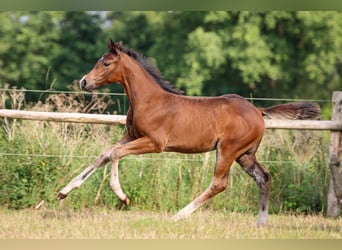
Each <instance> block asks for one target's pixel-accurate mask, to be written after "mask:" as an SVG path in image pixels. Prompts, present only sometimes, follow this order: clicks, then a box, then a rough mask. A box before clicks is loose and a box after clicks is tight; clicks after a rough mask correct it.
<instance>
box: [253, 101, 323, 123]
mask: <svg viewBox="0 0 342 250" xmlns="http://www.w3.org/2000/svg"><path fill="white" fill-rule="evenodd" d="M259 110H260V111H261V112H262V115H263V116H264V117H265V118H268V119H288V120H319V119H320V114H321V109H320V107H319V105H318V104H317V103H315V102H291V103H286V104H279V105H275V106H272V107H269V108H260V109H259Z"/></svg>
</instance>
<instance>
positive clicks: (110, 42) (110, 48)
mask: <svg viewBox="0 0 342 250" xmlns="http://www.w3.org/2000/svg"><path fill="white" fill-rule="evenodd" d="M108 49H109V50H112V51H115V44H114V42H113V40H112V38H109V40H108Z"/></svg>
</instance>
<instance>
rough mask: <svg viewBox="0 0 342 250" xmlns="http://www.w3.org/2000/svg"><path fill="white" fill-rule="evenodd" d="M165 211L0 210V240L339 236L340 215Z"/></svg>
mask: <svg viewBox="0 0 342 250" xmlns="http://www.w3.org/2000/svg"><path fill="white" fill-rule="evenodd" d="M171 216H172V214H169V213H155V212H146V211H117V210H114V209H102V208H101V209H85V210H79V211H73V210H63V209H45V208H43V209H41V210H28V209H26V210H19V211H15V210H7V209H2V210H0V218H1V223H0V238H1V239H341V238H342V232H341V228H342V219H341V218H339V219H330V218H324V217H323V216H320V215H307V216H304V215H285V214H280V215H270V217H269V225H268V226H267V227H262V228H258V227H256V226H255V221H256V219H257V217H256V216H255V215H252V214H248V213H227V212H212V211H208V210H205V209H202V210H199V211H197V212H195V213H194V214H193V215H192V216H191V217H189V218H188V219H185V220H181V221H177V222H174V221H172V220H171V219H170V218H171Z"/></svg>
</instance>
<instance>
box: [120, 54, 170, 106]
mask: <svg viewBox="0 0 342 250" xmlns="http://www.w3.org/2000/svg"><path fill="white" fill-rule="evenodd" d="M121 60H123V61H124V62H123V63H122V66H121V67H122V75H121V78H122V80H121V81H120V82H121V84H122V85H123V87H124V89H125V92H126V95H127V98H128V100H129V102H130V104H131V106H133V107H134V106H137V105H139V104H141V103H147V102H149V101H150V100H151V98H156V97H158V96H163V95H164V94H165V93H166V92H165V91H164V90H163V89H162V88H161V87H160V86H159V84H158V83H156V82H155V80H154V79H153V78H152V77H151V76H150V75H149V74H148V73H147V72H146V71H145V69H144V68H143V67H142V66H141V65H140V64H139V63H137V62H136V61H135V60H134V59H132V58H130V57H129V56H127V55H122V59H121Z"/></svg>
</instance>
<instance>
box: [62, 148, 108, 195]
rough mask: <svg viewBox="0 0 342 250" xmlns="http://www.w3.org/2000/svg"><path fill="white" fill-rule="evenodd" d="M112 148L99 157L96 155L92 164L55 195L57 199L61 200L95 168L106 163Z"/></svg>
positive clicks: (78, 185)
mask: <svg viewBox="0 0 342 250" xmlns="http://www.w3.org/2000/svg"><path fill="white" fill-rule="evenodd" d="M111 152H112V150H109V151H108V152H106V153H104V154H101V156H100V157H98V158H97V159H96V160H95V161H94V162H93V164H91V165H90V166H89V167H87V168H86V169H85V170H83V171H82V173H80V174H79V175H78V176H76V177H75V178H74V179H73V180H72V181H70V182H69V184H68V185H67V186H65V187H64V188H63V189H62V190H61V191H60V192H59V193H58V195H57V199H58V200H62V199H64V198H66V197H67V195H68V194H69V193H70V192H71V191H72V190H73V189H75V188H79V187H80V186H81V185H82V184H83V183H84V182H85V181H86V180H87V179H88V178H89V176H91V175H92V174H93V173H94V172H95V170H96V169H97V168H99V167H101V166H103V165H105V164H106V163H108V162H109V159H110V153H111Z"/></svg>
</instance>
